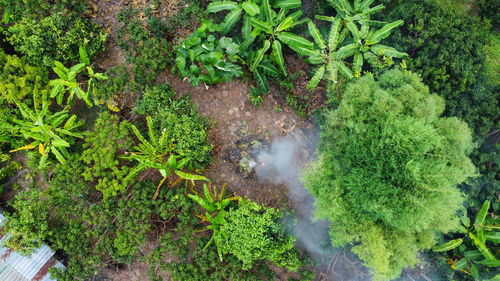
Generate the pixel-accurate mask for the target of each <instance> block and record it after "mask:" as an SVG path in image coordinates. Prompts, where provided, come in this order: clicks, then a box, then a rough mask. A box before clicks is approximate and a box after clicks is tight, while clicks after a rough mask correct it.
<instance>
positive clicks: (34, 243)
mask: <svg viewBox="0 0 500 281" xmlns="http://www.w3.org/2000/svg"><path fill="white" fill-rule="evenodd" d="M40 195H41V191H39V190H33V191H22V192H20V193H19V194H18V195H17V196H16V200H15V201H14V202H13V203H11V206H12V207H13V208H14V209H16V211H17V212H14V213H12V214H6V215H5V217H6V220H7V222H6V223H5V224H4V229H3V235H6V234H7V233H9V235H8V237H7V239H6V240H5V241H4V245H5V246H6V247H8V248H11V249H13V250H15V251H17V252H19V253H21V254H24V255H28V254H30V253H31V252H32V251H33V250H35V249H37V248H39V247H40V246H41V245H42V243H43V241H44V240H45V239H46V238H47V237H48V236H49V235H51V233H52V232H51V230H50V227H49V225H48V222H47V218H48V217H49V212H50V208H49V206H48V205H47V204H44V203H43V201H42V200H40Z"/></svg>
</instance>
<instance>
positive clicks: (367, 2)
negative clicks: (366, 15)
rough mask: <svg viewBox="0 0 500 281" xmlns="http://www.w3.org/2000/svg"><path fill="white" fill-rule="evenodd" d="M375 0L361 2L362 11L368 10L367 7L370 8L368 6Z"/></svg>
mask: <svg viewBox="0 0 500 281" xmlns="http://www.w3.org/2000/svg"><path fill="white" fill-rule="evenodd" d="M373 2H375V0H364V1H363V2H361V3H360V4H359V9H360V10H361V11H363V10H366V9H368V7H370V5H371V4H372V3H373Z"/></svg>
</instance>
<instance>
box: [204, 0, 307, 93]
mask: <svg viewBox="0 0 500 281" xmlns="http://www.w3.org/2000/svg"><path fill="white" fill-rule="evenodd" d="M301 6H302V3H301V1H300V0H277V1H273V2H272V5H271V3H270V2H269V0H262V1H253V0H250V1H245V2H240V3H237V2H233V1H216V2H212V3H210V4H209V5H208V7H207V11H208V12H210V13H216V12H219V11H223V10H229V13H228V14H227V16H226V17H225V19H224V21H223V22H222V23H220V25H219V28H220V32H221V33H222V34H226V33H228V32H229V31H231V30H232V28H233V27H234V26H235V25H236V23H238V21H239V20H240V19H241V18H243V22H242V28H241V35H242V40H243V41H242V43H241V45H240V54H239V56H240V57H242V58H243V59H244V60H243V62H244V63H245V64H246V65H248V66H249V68H250V71H251V72H252V73H253V77H254V79H255V81H256V82H257V86H258V91H260V93H261V94H267V93H268V92H269V80H268V78H267V76H271V77H279V76H280V75H281V74H283V75H284V76H287V75H288V74H287V71H286V68H285V60H284V56H283V45H282V43H283V44H286V45H288V46H290V48H292V49H294V48H293V47H297V48H298V47H308V48H312V47H313V45H314V43H312V42H310V41H308V40H306V39H304V38H302V37H300V36H298V35H296V34H294V33H291V32H288V30H290V29H292V28H294V27H296V26H299V25H301V24H303V23H305V22H307V21H308V19H302V20H299V18H300V17H301V16H302V12H301V11H300V10H299V11H296V12H293V13H291V14H288V12H289V10H292V9H296V8H300V7H301ZM275 9H279V11H278V12H276V11H275ZM243 11H245V12H243ZM252 44H254V45H255V47H253V46H252ZM276 66H277V67H276ZM252 91H253V92H254V93H253V95H254V96H255V95H256V94H257V92H256V91H257V88H253V90H252Z"/></svg>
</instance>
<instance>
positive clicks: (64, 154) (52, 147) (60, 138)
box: [11, 91, 84, 168]
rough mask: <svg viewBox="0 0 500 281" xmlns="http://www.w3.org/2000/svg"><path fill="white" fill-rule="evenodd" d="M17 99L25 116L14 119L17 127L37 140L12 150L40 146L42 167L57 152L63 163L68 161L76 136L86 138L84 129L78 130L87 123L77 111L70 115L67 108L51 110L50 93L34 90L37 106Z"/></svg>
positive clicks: (28, 137)
mask: <svg viewBox="0 0 500 281" xmlns="http://www.w3.org/2000/svg"><path fill="white" fill-rule="evenodd" d="M40 98H41V101H40V100H39V99H40ZM14 101H15V103H16V105H17V106H18V108H19V111H20V112H21V114H22V117H23V119H22V120H18V119H14V120H13V121H14V122H15V123H17V125H18V127H17V128H18V129H19V131H20V132H21V133H22V134H23V136H24V137H25V138H26V139H32V140H33V142H31V143H30V144H28V145H25V146H23V147H19V148H16V149H14V150H11V152H14V151H17V150H24V149H32V148H35V147H38V151H39V152H40V154H41V155H42V158H41V159H40V163H39V167H40V168H41V167H44V166H45V164H46V162H47V159H48V157H49V154H53V155H54V156H55V157H56V159H57V160H58V161H59V162H61V163H65V162H66V159H67V158H68V156H69V153H68V150H67V149H68V148H69V147H71V145H73V144H74V143H75V138H83V136H84V133H83V132H80V131H78V129H79V128H80V127H82V126H83V125H84V122H83V121H77V117H76V115H74V114H73V115H72V116H71V117H70V114H69V112H68V110H67V109H64V110H61V111H59V112H57V113H54V114H52V113H51V112H50V111H49V100H48V99H47V93H46V92H44V93H43V95H42V96H41V97H40V95H39V94H38V93H37V92H36V91H35V93H33V104H34V106H33V109H31V108H29V107H28V105H26V103H24V102H21V101H18V100H16V99H14ZM40 102H41V104H40ZM68 117H69V118H68ZM65 121H66V122H65ZM63 122H64V125H63Z"/></svg>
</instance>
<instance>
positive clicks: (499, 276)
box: [488, 274, 500, 281]
mask: <svg viewBox="0 0 500 281" xmlns="http://www.w3.org/2000/svg"><path fill="white" fill-rule="evenodd" d="M488 281H500V274H497V275H495V276H494V277H493V278H491V279H489V280H488Z"/></svg>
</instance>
